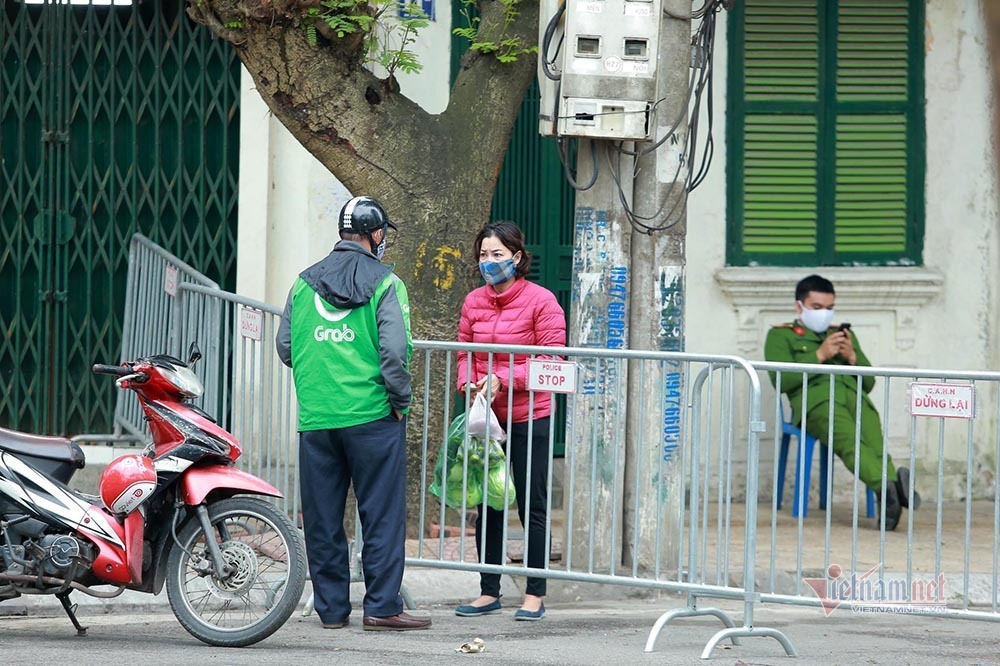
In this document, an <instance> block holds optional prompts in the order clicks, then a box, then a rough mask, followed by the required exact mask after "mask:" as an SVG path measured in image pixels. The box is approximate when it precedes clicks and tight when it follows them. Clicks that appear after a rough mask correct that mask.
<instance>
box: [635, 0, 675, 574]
mask: <svg viewBox="0 0 1000 666" xmlns="http://www.w3.org/2000/svg"><path fill="white" fill-rule="evenodd" d="M663 7H664V10H666V12H669V14H672V15H673V16H668V15H667V14H666V13H665V14H664V16H663V17H662V18H661V21H662V23H661V25H660V44H659V49H658V51H659V63H658V65H657V68H656V71H657V96H658V100H659V102H658V105H657V107H656V139H657V140H659V139H660V138H662V137H664V136H666V135H667V134H669V133H671V132H673V136H672V137H671V138H670V139H668V140H667V141H666V142H665V143H664V144H663V145H662V146H660V147H659V148H658V149H657V150H656V151H655V152H652V153H649V154H646V155H643V156H640V157H639V164H638V167H639V168H638V173H637V175H636V178H635V185H634V189H633V192H634V194H633V200H634V201H635V204H634V206H633V210H634V211H635V213H636V215H639V216H642V217H644V218H654V219H652V220H648V221H645V223H646V224H648V225H649V226H651V227H657V226H666V225H671V226H669V228H667V229H664V230H662V231H654V232H652V233H651V234H649V235H646V234H639V233H633V234H632V242H631V260H632V261H631V266H632V271H631V273H632V289H631V304H630V305H631V307H630V319H629V346H630V347H631V348H632V349H651V350H657V351H684V294H685V263H686V260H685V235H686V233H687V171H688V168H689V165H688V164H687V155H686V154H685V146H686V144H687V141H686V140H685V139H686V137H687V131H688V123H687V116H688V102H689V97H688V86H689V79H690V76H691V68H690V65H691V21H690V19H687V20H683V19H678V18H674V16H681V17H686V16H690V13H691V2H690V1H687V2H685V0H663ZM646 365H647V367H646V373H645V382H644V385H640V384H639V380H638V372H636V371H634V370H633V372H632V373H631V379H632V381H630V382H629V387H628V405H629V410H628V423H627V427H626V460H627V463H626V468H625V515H624V520H623V523H624V526H625V540H624V543H625V544H626V546H628V544H632V543H634V544H636V548H637V550H638V553H637V556H638V558H639V561H638V564H639V566H640V567H641V568H643V569H652V567H653V566H654V564H655V562H657V561H659V562H660V567H661V568H663V567H667V566H669V564H670V563H671V562H676V561H677V552H678V550H677V549H678V547H679V545H680V544H677V543H671V542H670V540H669V539H670V537H671V536H672V535H674V534H676V533H677V525H678V521H679V520H680V519H681V516H682V513H683V501H684V498H683V497H682V496H681V492H680V491H681V484H680V479H681V476H682V474H683V470H682V469H680V446H681V436H682V432H683V431H682V427H681V426H682V422H683V415H684V410H685V398H684V396H685V388H686V387H685V386H684V368H683V367H682V366H681V364H679V363H667V364H664V366H663V367H661V368H659V369H658V370H654V368H652V367H650V364H649V363H647V364H646ZM640 416H641V421H640ZM637 489H638V494H636V490H637ZM633 511H637V512H638V515H635V514H633ZM658 525H659V529H657V526H658ZM636 530H637V531H636ZM657 550H659V555H660V558H659V560H657V558H656V556H657ZM623 555H624V557H623V561H624V562H625V563H626V564H629V565H631V564H632V563H633V554H632V553H630V552H628V550H626V551H625V552H624V553H623Z"/></svg>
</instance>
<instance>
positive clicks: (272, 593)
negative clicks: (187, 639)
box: [166, 497, 306, 647]
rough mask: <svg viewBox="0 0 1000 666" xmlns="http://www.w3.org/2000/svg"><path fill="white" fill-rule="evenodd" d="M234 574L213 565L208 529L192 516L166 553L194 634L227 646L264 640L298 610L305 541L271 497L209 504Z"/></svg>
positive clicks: (179, 606)
mask: <svg viewBox="0 0 1000 666" xmlns="http://www.w3.org/2000/svg"><path fill="white" fill-rule="evenodd" d="M208 515H209V520H210V522H211V524H212V527H213V528H214V530H213V532H214V535H213V536H215V538H216V540H217V541H218V543H219V548H220V549H221V550H222V556H223V558H224V559H225V561H226V564H227V565H228V566H229V567H230V568H231V569H232V572H231V574H230V575H228V576H226V577H225V578H220V577H218V576H217V575H216V574H215V573H214V568H213V567H212V566H211V555H210V554H209V552H208V548H207V545H206V541H205V534H204V532H203V531H202V529H201V525H200V524H199V522H198V521H197V520H189V521H188V522H187V524H186V525H185V526H184V527H183V528H182V529H181V531H180V533H179V534H178V535H177V538H178V540H179V541H180V544H179V545H178V544H177V543H175V544H174V545H173V547H172V548H171V550H170V555H169V557H168V560H167V580H166V584H167V597H168V598H169V599H170V607H171V608H172V609H173V611H174V615H175V616H177V620H178V621H179V622H180V623H181V625H183V626H184V628H185V629H187V630H188V632H190V633H191V635H193V636H194V637H195V638H197V639H199V640H201V641H204V642H205V643H208V644H209V645H217V646H221V647H243V646H245V645H252V644H253V643H257V642H258V641H262V640H264V639H265V638H267V637H268V636H270V635H271V634H273V633H274V632H275V631H277V630H278V628H279V627H281V625H283V624H284V623H285V621H286V620H287V619H288V618H289V617H290V616H291V614H292V612H294V610H295V607H296V605H297V604H298V602H299V600H300V599H301V598H302V589H303V587H304V586H305V579H306V558H305V548H304V546H303V545H302V539H301V537H300V536H299V533H298V531H297V530H296V529H295V526H294V525H293V524H292V522H291V521H290V520H289V519H288V517H287V516H285V515H284V514H283V513H281V512H279V511H278V510H277V509H275V508H274V507H273V506H271V505H270V504H268V503H267V502H265V501H263V500H261V499H257V498H254V497H234V498H231V499H225V500H221V501H219V502H214V503H213V504H211V505H209V507H208Z"/></svg>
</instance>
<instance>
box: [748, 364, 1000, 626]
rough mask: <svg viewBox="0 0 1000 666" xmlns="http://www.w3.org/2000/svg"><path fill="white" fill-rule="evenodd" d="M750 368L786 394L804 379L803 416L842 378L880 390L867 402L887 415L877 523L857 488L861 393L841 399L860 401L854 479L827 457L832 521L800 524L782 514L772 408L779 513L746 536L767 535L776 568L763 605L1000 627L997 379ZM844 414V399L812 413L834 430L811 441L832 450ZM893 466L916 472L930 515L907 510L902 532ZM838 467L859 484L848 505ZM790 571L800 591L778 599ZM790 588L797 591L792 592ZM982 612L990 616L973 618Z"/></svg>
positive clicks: (899, 371)
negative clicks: (837, 415) (895, 509)
mask: <svg viewBox="0 0 1000 666" xmlns="http://www.w3.org/2000/svg"><path fill="white" fill-rule="evenodd" d="M752 365H753V367H754V368H755V369H756V370H757V371H759V372H761V373H762V374H763V373H766V372H769V373H773V376H774V382H775V384H776V385H777V386H778V387H781V386H782V385H783V384H784V385H787V384H788V382H789V381H790V377H789V376H790V375H793V376H794V379H793V380H791V381H795V382H796V383H798V380H799V378H801V380H802V384H803V386H804V388H803V391H802V404H801V408H802V413H805V411H806V410H805V406H806V405H807V404H808V402H807V401H808V392H809V390H810V389H812V390H814V391H815V390H818V389H819V388H820V387H818V386H817V382H822V383H828V384H827V386H824V387H822V388H824V389H826V390H827V391H829V394H830V395H831V396H833V395H835V392H834V388H835V384H836V382H837V378H838V377H849V378H853V379H854V380H855V381H856V382H857V385H860V384H861V383H862V381H863V379H864V378H866V377H871V378H875V379H876V380H877V383H876V386H875V389H874V390H873V391H872V393H871V394H870V397H871V398H872V403H873V405H874V406H876V407H878V408H879V411H880V413H881V424H882V441H881V444H882V460H881V492H879V493H878V503H879V509H878V514H877V515H876V517H875V518H874V519H867V518H865V517H863V516H862V515H860V514H861V511H860V502H861V501H863V497H864V493H865V490H866V489H865V487H864V484H862V483H861V481H860V480H859V479H858V471H859V467H860V455H859V454H860V452H861V447H862V434H861V433H862V424H861V417H860V414H861V413H862V404H863V400H864V398H863V396H864V393H863V392H862V391H858V392H855V393H854V395H853V396H852V395H851V394H850V392H846V393H841V395H842V396H844V399H853V402H854V405H853V406H854V413H855V414H857V415H858V416H857V417H856V418H855V419H854V424H853V428H852V429H851V430H850V431H849V432H848V435H849V438H850V440H853V445H854V453H855V455H854V458H855V465H854V469H853V470H844V468H843V466H842V465H841V464H840V462H839V461H838V460H835V459H834V452H833V447H829V448H828V449H827V451H826V455H827V484H826V494H827V496H826V498H825V499H826V503H827V507H828V510H827V511H826V512H825V514H821V515H822V518H820V517H817V516H816V515H815V514H810V515H809V516H808V517H806V516H803V515H801V513H800V515H799V516H798V517H797V518H793V517H791V516H790V510H789V509H782V510H779V509H778V507H777V490H778V488H777V478H778V470H777V465H778V461H779V445H780V439H781V433H780V430H781V428H780V423H781V420H782V413H781V405H780V400H776V401H775V406H774V413H773V418H774V423H775V424H777V425H776V427H775V428H774V433H773V435H774V437H773V452H772V453H773V460H774V467H773V474H772V486H771V489H772V492H771V502H770V511H769V515H767V514H765V515H764V520H763V521H762V522H761V524H760V525H756V526H749V525H748V527H754V528H756V529H762V530H765V533H767V534H768V538H767V539H762V540H759V541H758V543H759V544H760V548H761V551H760V555H761V557H762V558H767V559H769V560H770V567H769V570H768V571H767V572H766V573H765V576H764V577H765V580H766V583H765V584H764V586H763V587H764V589H763V590H762V591H761V595H760V599H761V601H763V602H769V603H790V604H804V605H819V606H824V607H825V608H827V610H828V612H832V611H833V610H834V609H836V608H838V607H842V608H845V609H851V610H853V611H855V612H877V611H884V612H898V613H911V614H915V613H920V614H933V615H935V616H941V617H955V618H965V619H978V620H989V621H998V620H1000V612H998V604H1000V589H998V581H1000V566H998V564H1000V493H998V492H997V485H996V484H997V479H998V478H1000V427H998V420H997V419H998V415H1000V373H998V372H959V371H947V370H928V369H910V368H905V369H903V368H882V367H856V366H828V365H801V364H785V363H763V362H755V363H752ZM807 378H812V379H811V380H810V381H807ZM817 378H819V379H817ZM764 381H766V380H764ZM835 403H838V400H837V398H834V399H831V400H828V401H826V403H825V404H820V405H815V406H813V410H821V411H822V412H825V413H826V416H827V418H826V420H827V421H828V423H829V426H828V427H827V429H826V432H825V433H814V434H816V435H817V438H818V439H819V440H820V441H826V442H830V441H833V439H834V432H835V430H834V417H833V414H834V409H835V407H836V406H837V404H835ZM838 404H843V400H841V401H840V402H839V403H838ZM933 414H940V415H937V416H935V415H933ZM801 427H802V426H800V428H801ZM804 439H805V438H804V437H802V436H800V437H799V438H798V442H799V446H798V454H797V456H796V465H797V466H800V467H804V464H805V462H804V456H803V453H804ZM818 452H819V449H818V448H817V454H818ZM894 454H895V455H894ZM890 458H893V459H895V460H894V462H895V466H897V467H898V466H904V467H907V468H908V469H909V470H910V471H911V475H910V489H908V494H910V493H911V492H912V490H913V489H917V490H918V491H922V492H923V506H922V508H921V509H919V510H917V511H910V510H905V511H904V512H903V516H902V518H901V520H900V522H899V525H898V527H897V528H896V531H895V532H891V531H886V530H885V528H884V521H885V492H886V491H885V488H886V487H887V471H888V467H889V466H888V464H887V463H888V462H889V460H890ZM835 467H839V468H840V469H841V470H842V474H843V473H844V472H845V471H846V472H847V474H849V475H850V481H849V482H845V483H846V485H849V486H850V492H849V494H847V495H846V496H844V495H843V494H842V493H841V494H840V496H839V498H838V497H837V496H835V494H834V489H833V470H834V468H835ZM801 492H802V493H803V501H808V495H807V494H806V493H807V492H808V489H805V488H803V489H802V491H801ZM813 496H815V494H813ZM976 496H979V497H989V498H990V501H989V502H988V504H989V506H984V504H985V503H979V504H980V505H979V506H976V505H977V503H976V502H974V501H973V500H974V498H975V497H976ZM838 499H839V500H840V501H841V504H840V505H839V506H838V505H837V500H838ZM789 504H791V503H789ZM807 558H808V559H807ZM782 571H787V572H789V573H793V574H794V578H793V581H792V584H791V586H790V587H791V589H784V590H782V589H781V588H782V587H783V583H782V581H781V572H782ZM784 587H785V588H788V587H789V585H788V583H787V581H786V582H785V583H784ZM824 597H825V598H824ZM974 605H983V606H984V608H983V609H975V608H973V606H974Z"/></svg>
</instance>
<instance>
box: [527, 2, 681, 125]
mask: <svg viewBox="0 0 1000 666" xmlns="http://www.w3.org/2000/svg"><path fill="white" fill-rule="evenodd" d="M661 11H662V10H661V4H660V0H566V15H565V23H564V29H563V35H562V44H561V48H560V54H561V65H562V67H561V70H562V74H561V79H560V81H559V85H558V91H559V93H558V119H557V122H556V123H555V126H556V133H557V134H559V135H560V136H579V137H592V138H602V139H620V140H637V141H643V140H648V139H650V138H651V135H650V132H651V131H653V128H652V123H651V122H650V114H651V113H652V109H653V106H654V105H655V103H656V64H657V63H656V60H657V54H658V47H659V37H660V21H661V18H662V16H661ZM545 20H546V19H545V18H544V15H543V19H542V22H544V21H545ZM551 50H552V49H551V48H550V51H551ZM544 111H545V109H542V112H543V113H544Z"/></svg>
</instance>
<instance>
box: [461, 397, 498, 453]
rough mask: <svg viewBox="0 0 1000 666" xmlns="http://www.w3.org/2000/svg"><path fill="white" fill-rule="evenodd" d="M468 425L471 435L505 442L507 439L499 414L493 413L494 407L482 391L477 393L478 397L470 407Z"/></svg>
mask: <svg viewBox="0 0 1000 666" xmlns="http://www.w3.org/2000/svg"><path fill="white" fill-rule="evenodd" d="M466 427H468V429H469V437H479V438H481V439H486V440H490V439H492V440H495V441H497V442H503V441H505V440H506V439H507V435H506V433H504V431H503V428H501V427H500V421H498V420H497V415H496V414H494V413H493V408H492V407H490V406H489V405H488V404H486V396H485V395H483V394H482V393H477V394H476V399H475V400H473V401H472V406H471V407H469V416H468V418H467V419H466ZM487 430H488V432H487Z"/></svg>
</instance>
